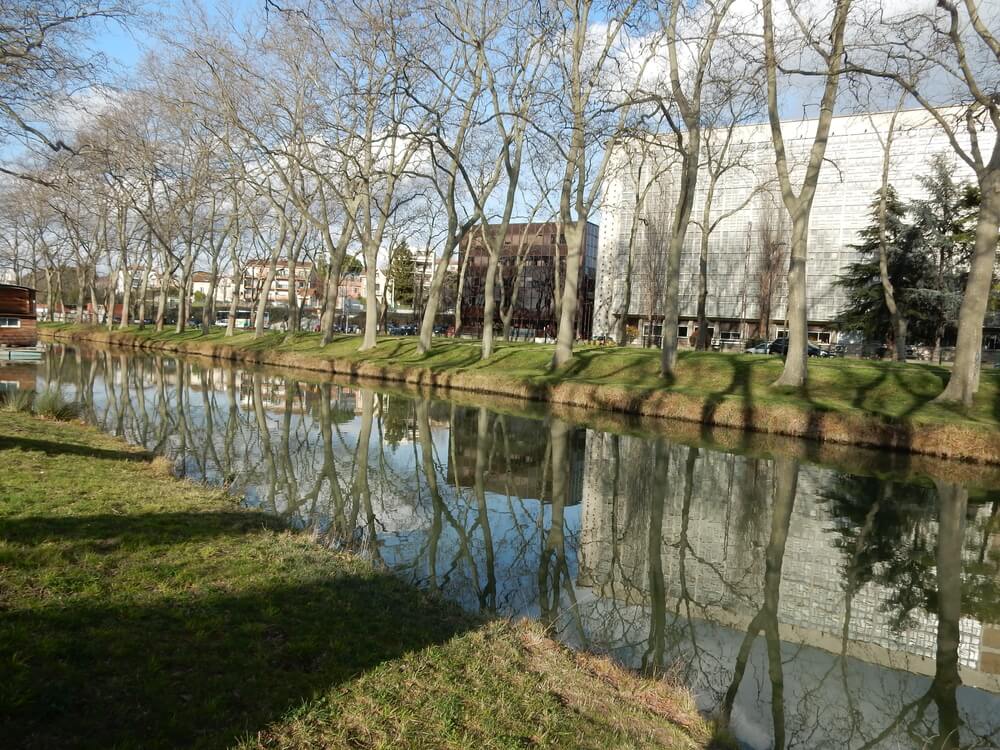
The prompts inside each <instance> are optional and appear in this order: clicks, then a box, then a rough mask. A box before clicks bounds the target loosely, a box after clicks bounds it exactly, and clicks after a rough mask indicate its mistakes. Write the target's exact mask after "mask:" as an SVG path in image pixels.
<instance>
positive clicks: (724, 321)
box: [594, 109, 996, 343]
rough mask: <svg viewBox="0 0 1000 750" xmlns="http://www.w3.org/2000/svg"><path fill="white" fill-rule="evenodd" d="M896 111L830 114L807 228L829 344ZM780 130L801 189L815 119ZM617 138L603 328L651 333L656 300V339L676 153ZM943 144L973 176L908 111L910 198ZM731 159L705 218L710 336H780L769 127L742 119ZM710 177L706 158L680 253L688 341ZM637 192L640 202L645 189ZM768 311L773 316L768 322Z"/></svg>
mask: <svg viewBox="0 0 1000 750" xmlns="http://www.w3.org/2000/svg"><path fill="white" fill-rule="evenodd" d="M891 117H892V115H891V113H877V114H863V115H846V116H838V117H835V118H834V120H833V124H832V127H831V130H830V137H829V143H828V146H827V151H826V159H825V162H824V164H823V167H822V171H821V173H820V181H819V185H818V188H817V191H816V197H815V201H814V203H813V209H812V216H811V221H810V229H809V258H808V266H807V273H808V283H807V304H808V319H809V337H810V339H811V340H813V341H817V342H819V343H832V338H834V337H836V334H835V333H833V332H832V325H831V324H832V323H833V321H834V320H835V318H836V317H837V315H838V313H839V312H840V310H841V309H842V308H843V306H844V304H845V299H844V293H843V291H842V290H839V289H837V288H836V287H835V284H834V282H835V281H836V279H837V278H838V276H840V275H841V274H842V272H843V269H844V268H845V266H847V265H848V264H849V263H851V262H853V261H855V260H856V259H857V257H858V254H857V252H856V251H855V250H853V249H852V248H851V245H853V244H857V243H859V232H860V231H861V230H862V229H864V228H865V227H866V226H868V225H869V224H870V222H871V209H870V206H871V203H872V201H873V199H874V197H875V193H876V191H877V190H878V189H879V187H880V184H881V182H880V181H881V165H882V156H883V142H884V140H885V136H886V133H887V131H888V127H889V123H890V119H891ZM956 130H957V131H958V133H959V139H960V141H963V144H964V145H967V144H968V135H967V133H965V131H964V129H963V127H958V128H956ZM783 131H784V135H785V140H786V147H787V150H788V155H789V163H790V166H791V167H792V183H793V186H795V187H796V189H797V188H798V186H800V185H801V180H802V175H803V173H804V170H805V163H806V159H807V157H808V151H809V149H810V148H811V146H812V142H813V136H814V135H815V132H816V120H797V121H788V122H785V123H783ZM725 137H726V133H725V132H721V131H715V132H714V133H708V134H706V136H705V139H706V140H711V143H714V144H715V147H716V153H718V147H719V145H720V144H721V143H722V142H723V141H724V139H725ZM995 138H996V133H995V132H994V131H991V130H985V131H984V132H982V133H980V134H979V142H980V147H981V148H982V150H983V152H984V153H988V152H989V149H990V148H991V147H992V143H993V141H994V139H995ZM615 148H616V150H617V153H616V154H614V155H613V158H612V165H613V167H612V169H611V171H610V173H609V178H608V185H607V190H606V196H605V203H604V207H603V209H602V220H601V240H600V247H599V251H598V267H597V290H596V299H595V305H594V333H595V334H596V335H600V334H610V333H612V332H613V329H614V326H615V322H616V320H617V319H618V317H619V316H621V315H626V316H627V318H626V320H627V322H628V323H629V324H631V325H635V326H636V327H637V330H639V331H640V332H644V329H645V328H646V324H645V319H646V318H647V317H649V315H650V311H651V310H652V311H653V315H652V319H653V321H654V326H653V331H652V333H653V336H654V337H657V336H658V334H659V323H658V321H657V315H658V314H659V311H660V309H661V308H662V304H661V303H660V302H659V301H658V300H660V299H661V298H662V295H663V291H662V290H663V282H662V281H660V280H659V279H660V278H661V277H662V276H663V275H664V272H665V262H664V260H663V258H664V256H665V252H666V239H667V238H668V237H669V230H670V222H671V220H672V217H673V207H674V205H675V202H676V187H675V185H676V178H677V175H678V167H677V164H676V160H677V157H676V154H675V153H674V152H673V151H672V150H671V148H670V144H669V143H668V142H667V141H664V142H663V145H662V146H660V145H659V144H656V146H655V147H653V148H650V147H648V146H647V147H646V148H645V149H642V148H640V147H639V146H637V145H636V142H634V141H630V142H625V143H621V142H619V143H618V144H617V145H616V146H615ZM644 152H645V157H644V156H643V154H644ZM942 152H943V153H945V154H947V155H948V158H949V159H950V160H952V162H953V163H954V165H955V166H954V168H955V177H956V180H957V181H963V180H968V181H970V182H973V183H974V182H975V177H974V175H973V173H972V170H971V169H970V168H969V167H968V166H967V165H966V164H965V163H964V162H962V161H961V160H960V159H958V158H957V156H955V154H954V151H953V150H952V148H951V146H950V144H949V142H948V139H947V136H946V135H945V133H944V131H943V130H942V128H940V127H939V126H938V125H937V124H936V123H935V121H934V120H933V119H932V118H931V116H930V115H929V114H928V113H927V112H926V111H925V110H922V109H915V110H908V111H904V112H901V113H900V114H899V116H898V119H897V122H896V128H895V137H894V141H893V145H892V159H891V163H890V172H889V182H890V184H891V185H892V186H893V187H894V188H895V190H896V192H897V193H898V195H899V197H900V198H901V199H902V200H904V201H909V200H912V199H915V198H919V197H921V196H922V195H923V188H922V185H921V183H920V180H919V178H920V177H921V176H922V175H925V174H927V173H928V171H929V166H928V162H929V160H930V158H931V157H932V156H933V155H934V154H937V153H942ZM728 159H729V161H730V162H732V166H731V167H730V168H729V169H728V170H727V171H726V172H725V174H724V175H723V176H722V177H721V178H720V180H719V182H718V185H717V187H716V190H715V196H714V199H713V201H712V210H711V213H710V219H709V222H708V224H709V225H710V226H712V225H713V224H715V226H714V228H713V230H712V231H711V232H710V234H709V243H708V244H709V253H708V267H707V274H708V300H707V317H708V319H709V321H710V327H711V329H712V331H711V333H712V338H713V340H714V341H716V342H718V341H720V340H721V341H722V342H726V341H729V342H730V343H739V342H740V340H741V339H745V338H746V337H748V336H760V337H763V338H768V339H770V338H775V337H778V336H780V335H782V334H783V333H784V331H785V315H786V309H785V308H786V301H787V300H786V297H787V289H786V273H787V267H788V235H789V233H790V226H791V222H790V220H789V219H788V218H787V213H786V212H785V210H784V208H783V206H782V203H781V198H780V192H779V189H778V185H777V177H776V170H775V166H774V150H773V148H772V144H771V135H770V130H769V127H768V125H767V124H766V123H761V124H756V125H745V126H739V127H737V128H735V129H734V132H733V134H732V141H731V146H730V151H729V154H728ZM704 161H705V160H703V164H704ZM708 185H709V173H708V170H707V169H706V167H705V166H703V167H702V171H701V173H700V175H699V183H698V190H697V192H696V196H695V201H694V211H693V213H692V217H691V218H692V223H691V225H690V227H689V229H688V232H687V237H686V241H685V245H684V252H683V257H682V262H681V277H680V297H681V300H680V302H681V304H680V310H681V320H680V325H679V329H680V330H679V334H680V336H681V338H682V340H687V339H693V336H694V335H695V332H696V331H695V328H696V326H695V322H696V319H697V295H698V275H699V274H698V269H699V251H700V246H701V237H702V228H701V224H702V223H704V222H703V221H702V219H703V208H704V205H705V196H706V193H707V190H708ZM637 193H638V195H639V196H640V197H642V200H641V202H639V201H637V199H636V196H637ZM637 206H638V207H639V210H638V211H636V207H637ZM633 222H635V233H634V234H635V242H634V244H633V246H632V247H633V250H632V274H631V277H632V279H633V282H632V290H631V295H630V304H629V306H628V310H627V311H626V310H625V309H624V305H625V297H626V289H625V284H626V282H625V279H626V273H625V269H626V268H627V266H628V258H629V244H630V236H631V235H632V229H633ZM766 247H769V248H770V251H769V252H767V251H765V248H766ZM768 258H769V259H770V260H768ZM769 287H770V289H769ZM768 300H769V304H768ZM768 307H770V315H767V308H768ZM764 317H767V318H769V320H767V321H763V322H764V323H765V325H764V326H761V325H760V323H761V322H762V318H764ZM765 327H766V330H763V328H765Z"/></svg>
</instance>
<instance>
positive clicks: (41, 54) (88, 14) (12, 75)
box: [0, 0, 132, 186]
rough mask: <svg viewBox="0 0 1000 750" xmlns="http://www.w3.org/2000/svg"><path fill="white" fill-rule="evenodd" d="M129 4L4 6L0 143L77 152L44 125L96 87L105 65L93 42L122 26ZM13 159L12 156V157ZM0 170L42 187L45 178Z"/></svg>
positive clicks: (54, 1) (56, 1) (37, 0)
mask: <svg viewBox="0 0 1000 750" xmlns="http://www.w3.org/2000/svg"><path fill="white" fill-rule="evenodd" d="M131 10H132V9H131V4H130V3H129V2H128V0H76V1H75V2H67V0H5V2H4V3H3V6H2V9H0V142H2V143H3V145H4V146H6V147H8V148H10V147H11V145H12V144H14V143H20V144H23V145H27V146H29V147H31V146H41V147H42V148H43V149H44V150H45V151H49V152H75V147H73V146H71V145H69V144H68V143H67V142H66V141H65V140H64V139H63V138H62V137H60V135H59V134H57V133H56V132H54V130H53V128H52V127H50V124H49V123H45V122H43V120H45V119H52V118H51V116H50V115H51V114H52V113H53V110H55V109H56V108H57V105H58V104H59V103H61V101H65V100H66V99H68V98H70V97H72V96H73V95H74V93H77V92H79V91H80V90H81V89H85V88H86V87H88V86H92V85H93V84H94V83H95V82H96V81H97V80H98V78H99V77H100V74H101V73H102V71H103V69H104V67H105V60H104V57H103V56H102V55H101V54H100V53H96V52H93V51H91V49H92V47H91V46H90V44H89V42H90V41H91V39H92V38H93V35H94V33H95V31H96V30H97V29H99V28H100V26H101V25H102V24H104V23H107V22H112V23H120V22H123V21H124V20H125V19H126V18H127V17H128V16H129V15H130V13H131ZM8 153H10V152H8ZM4 161H5V162H7V164H6V165H4V164H0V173H3V174H8V175H12V176H14V177H18V178H20V179H25V180H29V181H34V182H40V183H42V184H48V185H50V186H54V184H53V183H51V182H48V181H47V180H46V178H45V176H44V173H43V172H39V171H37V170H31V171H29V170H25V169H19V168H16V167H14V166H12V165H10V163H9V161H8V159H6V158H5V159H4Z"/></svg>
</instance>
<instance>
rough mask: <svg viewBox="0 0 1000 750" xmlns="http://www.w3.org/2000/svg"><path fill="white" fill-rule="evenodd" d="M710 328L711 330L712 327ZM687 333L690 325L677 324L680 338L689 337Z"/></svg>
mask: <svg viewBox="0 0 1000 750" xmlns="http://www.w3.org/2000/svg"><path fill="white" fill-rule="evenodd" d="M709 330H711V329H709ZM687 335H688V327H687V326H677V336H678V337H679V338H682V339H683V338H685V337H687Z"/></svg>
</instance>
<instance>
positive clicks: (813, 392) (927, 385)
mask: <svg viewBox="0 0 1000 750" xmlns="http://www.w3.org/2000/svg"><path fill="white" fill-rule="evenodd" d="M45 328H46V329H48V330H60V329H62V330H68V331H75V330H78V329H79V327H78V326H73V325H71V324H70V325H56V326H51V325H49V326H45ZM129 333H130V334H132V335H135V336H139V337H141V338H143V339H145V340H148V341H150V342H163V343H166V344H182V345H184V346H188V347H194V348H202V349H208V348H211V347H212V346H213V345H229V346H234V347H237V348H239V349H245V350H247V351H268V352H280V353H285V354H288V355H293V356H298V357H316V358H321V359H327V360H338V361H340V362H343V363H348V364H358V365H362V364H364V365H367V366H375V367H382V368H384V369H385V370H387V371H393V372H397V373H400V372H407V371H412V370H414V369H420V370H427V371H429V372H430V373H434V374H441V373H458V372H466V373H476V374H480V375H484V376H487V377H489V378H490V379H491V380H494V381H496V382H505V383H510V384H519V385H527V386H529V387H535V388H540V389H545V388H547V387H551V386H556V385H563V384H579V385H601V386H608V387H611V388H616V389H620V390H622V391H625V392H627V393H634V394H639V395H640V396H641V395H642V394H646V393H654V392H662V391H669V392H673V393H677V394H682V395H685V396H688V397H691V398H693V399H700V400H704V401H705V402H707V403H711V404H712V405H715V406H717V405H718V404H720V403H723V402H727V401H732V402H739V403H741V404H751V405H753V406H762V407H767V406H772V405H774V406H776V405H781V406H784V407H793V408H797V409H801V410H803V411H808V412H820V413H830V412H834V413H841V414H848V415H864V416H870V417H875V418H878V419H880V420H884V421H907V422H911V423H915V424H918V423H933V424H963V425H966V426H970V427H974V428H979V429H983V428H985V429H988V430H994V429H998V428H1000V370H996V369H994V368H984V370H983V373H982V378H981V384H980V389H979V393H978V395H977V397H976V400H975V403H974V404H973V406H972V407H971V408H969V409H966V408H963V407H961V406H957V405H955V406H952V405H942V404H935V403H932V400H933V398H934V397H935V396H937V395H938V394H939V393H940V392H941V390H942V389H943V388H944V385H945V383H946V382H947V379H948V373H949V370H948V368H946V367H940V366H936V365H930V364H900V363H895V362H881V361H870V360H855V359H818V358H816V359H810V360H809V383H808V385H807V387H806V388H805V389H803V390H801V391H799V390H790V389H778V388H772V387H771V383H773V382H774V381H775V380H776V379H777V377H778V375H779V374H780V372H781V367H782V362H781V360H780V359H779V358H778V357H769V356H754V355H744V354H738V355H737V354H721V353H716V352H695V351H686V352H681V354H680V356H679V363H678V367H677V375H676V378H675V380H674V381H673V382H671V383H666V382H664V380H663V379H662V378H660V377H659V369H658V368H659V352H658V350H652V349H635V348H617V347H594V346H581V347H578V348H577V349H576V356H575V357H574V358H573V360H572V361H571V362H570V363H568V364H567V365H566V366H564V367H562V368H560V369H558V370H555V371H549V370H548V364H549V361H550V359H551V357H552V347H551V346H547V345H539V344H505V343H499V344H498V345H497V347H496V351H495V353H494V355H493V357H491V358H490V359H489V360H487V361H480V358H479V342H477V341H466V340H451V339H440V338H438V339H435V340H434V344H433V347H432V349H431V351H430V352H428V353H427V354H425V355H421V354H420V353H419V352H418V351H417V347H416V341H415V340H414V338H412V337H404V338H398V337H384V338H380V340H379V343H378V346H377V347H376V348H375V349H373V350H370V351H368V352H363V353H362V352H358V351H357V348H358V345H359V343H360V339H359V338H358V337H356V336H341V337H338V338H337V339H336V340H335V341H334V342H332V343H331V344H329V345H328V346H326V347H322V346H320V340H319V334H313V333H299V334H295V335H292V336H288V335H287V334H282V333H267V334H265V335H264V336H263V337H261V338H260V339H256V340H255V339H254V338H253V335H252V334H251V333H243V334H239V335H237V336H235V337H232V338H229V339H227V338H225V332H224V331H223V330H221V329H219V330H215V331H213V332H212V333H210V334H208V335H207V336H203V335H202V334H201V332H200V330H199V331H188V332H186V333H184V334H180V335H177V334H175V333H173V332H163V333H156V332H154V331H152V330H151V329H146V330H144V331H137V330H135V329H130V330H129Z"/></svg>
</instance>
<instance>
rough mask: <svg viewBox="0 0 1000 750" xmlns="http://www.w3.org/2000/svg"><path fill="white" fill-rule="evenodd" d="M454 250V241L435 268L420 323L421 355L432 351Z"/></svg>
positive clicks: (450, 241) (418, 346)
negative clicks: (438, 315) (438, 312)
mask: <svg viewBox="0 0 1000 750" xmlns="http://www.w3.org/2000/svg"><path fill="white" fill-rule="evenodd" d="M454 250H455V242H454V241H453V240H449V241H448V242H446V243H445V246H444V252H443V253H442V254H441V257H440V258H439V259H438V263H437V265H436V266H435V267H434V275H433V276H432V277H431V286H430V289H428V290H427V307H425V308H424V319H423V320H422V321H421V323H420V341H418V342H417V350H418V351H419V352H420V353H421V354H426V353H427V352H429V351H430V350H431V338H432V337H433V335H434V319H435V318H436V317H437V310H438V305H439V304H440V303H441V290H442V289H443V288H444V279H445V276H447V275H448V263H449V262H450V261H451V254H452V253H453V252H454ZM456 308H457V305H456Z"/></svg>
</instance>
